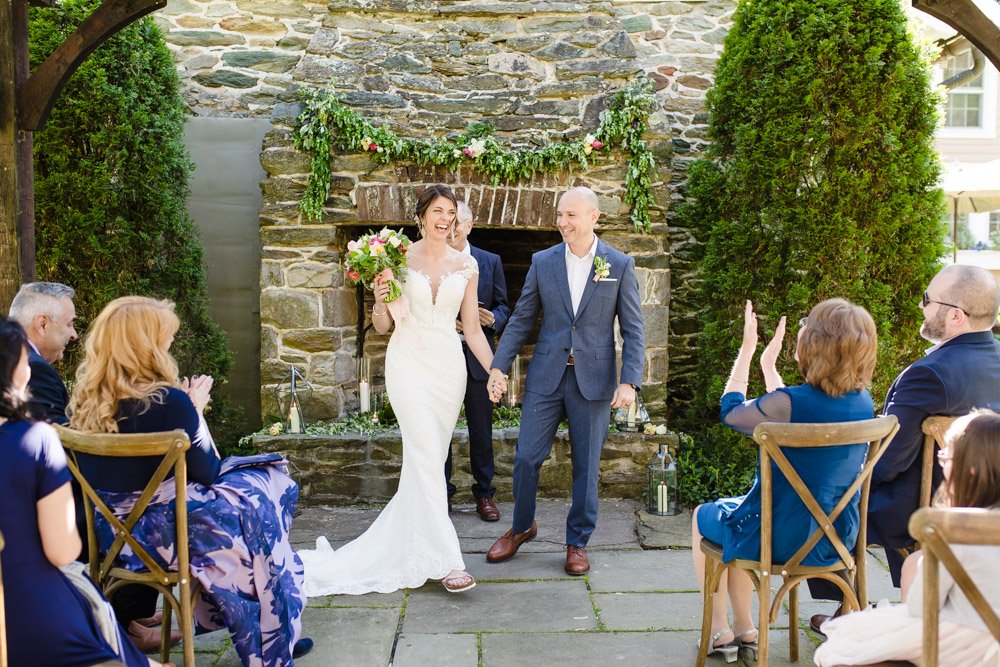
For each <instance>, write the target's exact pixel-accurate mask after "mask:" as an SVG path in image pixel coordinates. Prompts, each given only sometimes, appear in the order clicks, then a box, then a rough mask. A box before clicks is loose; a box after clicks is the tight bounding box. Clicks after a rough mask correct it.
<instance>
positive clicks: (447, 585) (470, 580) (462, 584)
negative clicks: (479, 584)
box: [441, 572, 476, 593]
mask: <svg viewBox="0 0 1000 667" xmlns="http://www.w3.org/2000/svg"><path fill="white" fill-rule="evenodd" d="M441 585H442V586H444V589H445V590H446V591H448V592H449V593H461V592H462V591H467V590H469V589H470V588H475V586H476V579H475V577H473V576H472V575H471V574H469V573H468V572H462V573H461V574H450V573H449V574H448V576H447V577H445V578H444V579H442V580H441Z"/></svg>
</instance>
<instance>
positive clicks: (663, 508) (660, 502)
mask: <svg viewBox="0 0 1000 667" xmlns="http://www.w3.org/2000/svg"><path fill="white" fill-rule="evenodd" d="M656 511H657V512H658V513H660V514H666V513H667V485H666V484H664V483H663V482H662V481H661V482H660V484H659V486H657V487H656Z"/></svg>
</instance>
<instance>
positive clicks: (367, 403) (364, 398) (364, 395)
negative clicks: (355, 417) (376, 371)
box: [358, 380, 372, 412]
mask: <svg viewBox="0 0 1000 667" xmlns="http://www.w3.org/2000/svg"><path fill="white" fill-rule="evenodd" d="M358 398H359V399H360V400H361V412H368V411H369V410H371V407H372V406H371V395H370V394H369V393H368V380H362V381H361V382H359V383H358Z"/></svg>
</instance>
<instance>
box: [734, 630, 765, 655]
mask: <svg viewBox="0 0 1000 667" xmlns="http://www.w3.org/2000/svg"><path fill="white" fill-rule="evenodd" d="M751 632H756V633H757V636H756V637H754V640H753V641H752V642H748V641H744V639H743V638H744V637H746V636H747V635H749V634H750V633H751ZM759 638H760V633H759V632H757V628H750V629H749V630H746V631H744V632H741V633H739V634H738V635H736V637H735V638H734V640H733V641H735V642H736V647H737V648H745V649H747V650H749V651H750V652H751V653H753V659H754V660H756V659H757V639H759Z"/></svg>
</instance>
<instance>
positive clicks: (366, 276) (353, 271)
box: [344, 227, 410, 303]
mask: <svg viewBox="0 0 1000 667" xmlns="http://www.w3.org/2000/svg"><path fill="white" fill-rule="evenodd" d="M409 248H410V239H408V238H406V234H404V233H403V232H402V230H400V231H398V232H394V231H392V230H391V229H389V228H388V227H383V228H382V231H380V232H379V233H377V234H365V235H364V236H362V237H361V238H359V239H358V240H357V241H351V242H350V243H348V244H347V257H346V258H345V259H344V268H345V269H346V270H347V279H348V280H349V281H351V284H352V285H357V284H358V283H363V284H364V285H365V287H367V288H368V289H370V290H374V289H375V285H376V284H377V283H379V282H381V279H380V276H381V275H382V274H383V273H385V272H386V271H387V270H391V271H392V274H393V276H402V275H403V273H402V269H403V268H404V267H405V266H406V251H407V250H409ZM402 294H403V290H402V289H401V288H400V286H399V282H398V281H397V280H395V279H389V295H388V296H387V297H386V298H385V302H386V303H392V302H393V301H395V300H396V299H398V298H399V297H400V296H401V295H402Z"/></svg>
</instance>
